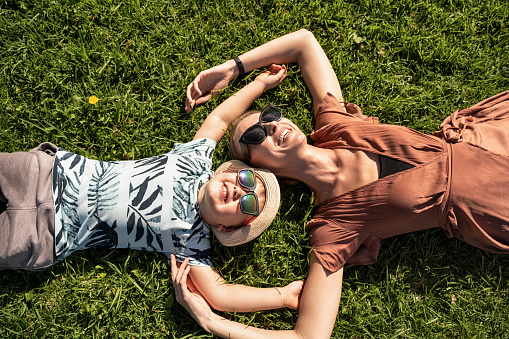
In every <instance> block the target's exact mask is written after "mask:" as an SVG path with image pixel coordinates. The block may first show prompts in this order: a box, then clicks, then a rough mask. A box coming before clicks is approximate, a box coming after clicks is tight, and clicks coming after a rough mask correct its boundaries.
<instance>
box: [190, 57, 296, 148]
mask: <svg viewBox="0 0 509 339" xmlns="http://www.w3.org/2000/svg"><path fill="white" fill-rule="evenodd" d="M285 77H286V66H284V65H270V66H269V68H268V70H267V71H265V72H263V73H262V74H260V75H258V76H257V77H256V79H255V80H254V81H252V82H251V83H249V84H247V85H246V86H244V87H243V88H242V89H241V90H239V91H238V92H237V93H235V94H234V95H232V96H231V97H229V98H228V99H226V100H225V101H224V102H223V103H222V104H220V105H219V106H217V108H216V109H214V110H213V111H212V112H211V113H210V114H209V116H208V117H207V119H205V122H204V123H203V124H202V125H201V127H200V129H199V130H198V132H196V134H195V136H194V139H199V138H210V139H214V140H216V141H219V140H221V138H222V137H223V135H224V132H225V131H226V129H227V128H228V126H230V124H231V123H232V122H233V121H234V120H235V119H237V118H238V117H239V116H240V115H242V113H244V112H245V111H246V110H248V109H249V107H250V106H251V105H252V104H253V102H255V100H256V99H258V98H259V97H260V96H261V95H262V93H263V92H264V91H265V90H268V89H271V88H274V87H276V86H277V85H279V83H280V82H281V81H283V79H284V78H285Z"/></svg>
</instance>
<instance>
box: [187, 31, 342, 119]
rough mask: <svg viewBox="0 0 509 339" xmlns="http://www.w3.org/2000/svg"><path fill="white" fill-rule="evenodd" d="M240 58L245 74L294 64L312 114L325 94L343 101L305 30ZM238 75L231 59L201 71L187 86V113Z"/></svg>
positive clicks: (333, 76) (325, 62)
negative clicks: (307, 91) (310, 104)
mask: <svg viewBox="0 0 509 339" xmlns="http://www.w3.org/2000/svg"><path fill="white" fill-rule="evenodd" d="M239 59H240V61H241V62H242V64H243V67H244V70H245V71H246V72H250V71H252V70H254V69H256V68H261V67H265V66H268V65H270V64H288V63H297V64H298V65H299V67H300V68H301V72H302V75H303V77H304V81H305V82H306V85H307V86H308V88H309V91H310V92H311V95H312V97H313V107H314V110H315V112H316V110H317V108H318V106H319V105H320V102H321V100H322V99H323V97H324V96H325V94H326V93H327V92H331V93H332V94H334V96H335V97H336V98H338V100H340V101H342V98H343V97H342V94H341V87H340V86H339V81H338V79H337V77H336V73H335V72H334V70H333V69H332V65H331V63H330V61H329V59H328V58H327V55H326V54H325V52H324V51H323V49H322V47H321V46H320V44H319V43H318V41H317V40H316V39H315V37H314V35H313V34H312V33H311V32H309V31H307V30H305V29H301V30H299V31H296V32H293V33H290V34H287V35H284V36H282V37H279V38H277V39H274V40H272V41H269V42H267V43H265V44H263V45H261V46H259V47H256V48H254V49H252V50H250V51H249V52H246V53H244V54H242V55H239ZM238 74H239V69H238V67H237V65H236V63H235V61H234V60H228V61H227V62H225V63H223V64H221V65H218V66H215V67H212V68H210V69H208V70H205V71H202V72H200V74H198V76H197V77H196V78H195V80H194V81H193V82H192V83H190V84H189V86H188V87H187V99H186V110H187V111H190V110H191V109H192V107H194V106H195V105H196V104H201V103H204V102H207V101H208V100H209V99H210V97H211V96H212V95H214V94H215V93H217V91H220V90H221V89H223V88H225V87H226V86H227V85H228V83H229V82H230V81H231V80H233V79H234V78H235V77H236V76H238Z"/></svg>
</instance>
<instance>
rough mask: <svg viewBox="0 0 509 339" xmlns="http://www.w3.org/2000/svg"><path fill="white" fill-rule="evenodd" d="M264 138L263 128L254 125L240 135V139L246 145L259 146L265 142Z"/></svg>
mask: <svg viewBox="0 0 509 339" xmlns="http://www.w3.org/2000/svg"><path fill="white" fill-rule="evenodd" d="M266 136H267V135H266V133H265V128H263V127H262V126H260V125H254V126H251V127H249V129H248V130H247V131H245V132H244V134H242V138H241V139H242V141H244V143H247V144H259V143H261V142H262V141H263V140H265V137H266Z"/></svg>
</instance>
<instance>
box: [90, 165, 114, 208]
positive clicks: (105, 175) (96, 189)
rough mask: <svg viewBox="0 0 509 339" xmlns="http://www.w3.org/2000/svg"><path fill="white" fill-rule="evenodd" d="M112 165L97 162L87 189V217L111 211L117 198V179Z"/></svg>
mask: <svg viewBox="0 0 509 339" xmlns="http://www.w3.org/2000/svg"><path fill="white" fill-rule="evenodd" d="M118 176H119V173H118V172H116V171H115V166H114V163H112V162H103V161H98V162H96V164H95V170H94V172H93V174H92V178H91V179H90V183H89V187H88V188H89V189H88V208H89V210H88V215H89V216H96V217H99V213H100V212H103V211H107V210H110V209H112V208H113V207H114V206H115V204H116V200H117V198H118V193H117V192H118V188H117V186H118V184H119V181H118V178H117V177H118Z"/></svg>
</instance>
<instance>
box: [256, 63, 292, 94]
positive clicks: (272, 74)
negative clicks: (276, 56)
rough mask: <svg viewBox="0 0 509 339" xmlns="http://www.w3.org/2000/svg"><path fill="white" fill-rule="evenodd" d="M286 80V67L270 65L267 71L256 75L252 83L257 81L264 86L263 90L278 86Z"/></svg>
mask: <svg viewBox="0 0 509 339" xmlns="http://www.w3.org/2000/svg"><path fill="white" fill-rule="evenodd" d="M285 78H286V66H285V65H276V64H272V65H270V66H269V67H267V70H266V71H265V72H263V73H261V74H260V75H258V76H257V77H256V78H255V79H254V81H259V82H261V83H262V84H263V85H264V86H265V90H268V89H271V88H274V87H276V86H277V85H279V84H280V83H281V82H282V81H283V80H284V79H285Z"/></svg>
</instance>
